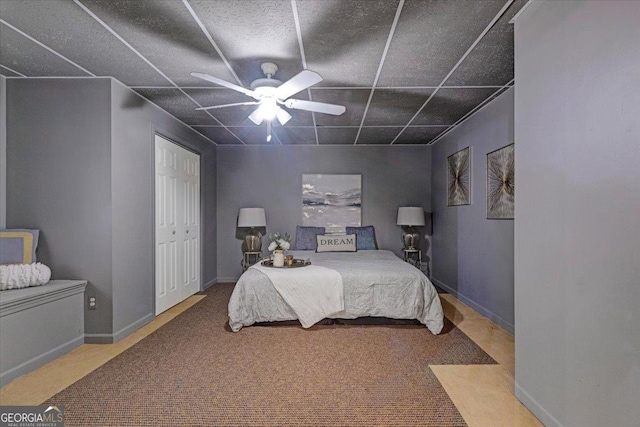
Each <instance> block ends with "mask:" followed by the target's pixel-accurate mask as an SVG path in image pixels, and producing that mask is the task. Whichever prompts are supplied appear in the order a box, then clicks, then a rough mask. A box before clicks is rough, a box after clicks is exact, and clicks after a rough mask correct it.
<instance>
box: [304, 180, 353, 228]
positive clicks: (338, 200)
mask: <svg viewBox="0 0 640 427" xmlns="http://www.w3.org/2000/svg"><path fill="white" fill-rule="evenodd" d="M361 218H362V175H327V174H304V175H302V225H305V226H316V227H324V228H325V230H326V233H344V232H345V227H359V226H360V225H361Z"/></svg>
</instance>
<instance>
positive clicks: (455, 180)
mask: <svg viewBox="0 0 640 427" xmlns="http://www.w3.org/2000/svg"><path fill="white" fill-rule="evenodd" d="M470 204H471V147H467V148H464V149H462V150H460V151H458V152H456V153H453V154H452V155H450V156H449V157H447V206H462V205H470Z"/></svg>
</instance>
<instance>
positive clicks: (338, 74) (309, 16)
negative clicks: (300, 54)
mask: <svg viewBox="0 0 640 427" xmlns="http://www.w3.org/2000/svg"><path fill="white" fill-rule="evenodd" d="M397 6H398V1H397V0H393V1H389V0H359V1H358V0H356V1H353V0H351V1H344V0H325V1H298V2H297V10H298V16H299V19H300V28H301V32H302V41H303V45H304V50H305V55H306V59H307V65H308V68H309V69H311V70H313V71H316V72H318V73H319V74H320V75H321V76H322V77H323V78H324V81H323V82H321V83H319V84H318V85H320V86H343V87H345V86H365V87H371V86H372V85H373V82H374V79H375V76H376V72H377V70H378V66H379V64H380V58H381V56H382V53H383V51H384V46H385V43H386V41H387V37H388V36H389V30H390V29H391V25H392V24H393V18H394V16H395V13H396V9H397Z"/></svg>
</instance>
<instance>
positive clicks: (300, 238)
mask: <svg viewBox="0 0 640 427" xmlns="http://www.w3.org/2000/svg"><path fill="white" fill-rule="evenodd" d="M318 234H324V227H303V226H301V225H297V226H296V246H295V248H296V249H297V250H299V251H315V250H316V248H317V247H318V243H317V242H316V236H317V235H318Z"/></svg>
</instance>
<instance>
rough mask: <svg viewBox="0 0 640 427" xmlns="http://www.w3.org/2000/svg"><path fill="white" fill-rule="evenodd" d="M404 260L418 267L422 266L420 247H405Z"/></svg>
mask: <svg viewBox="0 0 640 427" xmlns="http://www.w3.org/2000/svg"><path fill="white" fill-rule="evenodd" d="M403 251H404V260H405V261H406V262H408V263H409V264H411V265H413V266H414V267H416V268H417V269H420V267H421V266H422V251H421V250H420V249H403Z"/></svg>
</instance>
